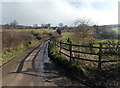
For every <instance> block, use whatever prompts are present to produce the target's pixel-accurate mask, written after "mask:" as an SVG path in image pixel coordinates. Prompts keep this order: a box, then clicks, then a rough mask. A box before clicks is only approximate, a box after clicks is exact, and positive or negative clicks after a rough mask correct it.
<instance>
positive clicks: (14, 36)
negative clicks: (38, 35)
mask: <svg viewBox="0 0 120 88" xmlns="http://www.w3.org/2000/svg"><path fill="white" fill-rule="evenodd" d="M32 40H35V37H34V36H33V35H32V34H30V33H28V32H25V31H22V32H21V31H3V32H2V48H3V52H4V51H10V50H15V49H17V48H18V47H23V46H25V45H27V44H29V43H30V42H31V41H32Z"/></svg>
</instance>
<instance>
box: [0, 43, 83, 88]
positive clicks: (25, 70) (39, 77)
mask: <svg viewBox="0 0 120 88" xmlns="http://www.w3.org/2000/svg"><path fill="white" fill-rule="evenodd" d="M48 42H49V41H42V42H40V43H39V44H38V45H36V46H34V47H32V48H30V49H28V50H27V51H25V52H24V53H22V54H20V55H18V56H16V57H15V58H14V59H13V60H11V61H9V62H8V63H6V64H5V65H3V66H2V67H1V68H2V86H85V85H83V84H81V83H80V82H79V81H77V80H73V79H71V78H70V77H68V76H67V75H66V74H64V71H63V70H62V69H61V68H60V67H58V66H57V65H55V64H54V63H53V62H52V61H51V60H50V59H49V57H48V52H47V48H48Z"/></svg>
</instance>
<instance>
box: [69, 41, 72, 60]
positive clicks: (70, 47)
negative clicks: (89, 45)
mask: <svg viewBox="0 0 120 88" xmlns="http://www.w3.org/2000/svg"><path fill="white" fill-rule="evenodd" d="M69 51H70V62H71V60H72V41H70V46H69Z"/></svg>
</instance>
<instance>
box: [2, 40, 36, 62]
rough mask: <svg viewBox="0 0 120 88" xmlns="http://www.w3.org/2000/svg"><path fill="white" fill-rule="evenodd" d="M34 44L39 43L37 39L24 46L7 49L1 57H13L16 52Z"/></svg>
mask: <svg viewBox="0 0 120 88" xmlns="http://www.w3.org/2000/svg"><path fill="white" fill-rule="evenodd" d="M34 44H37V41H31V43H30V44H27V45H26V46H23V47H22V48H17V49H15V50H10V51H6V52H4V53H3V54H2V58H0V59H1V60H4V59H7V58H11V57H13V56H15V55H16V54H18V53H21V52H23V51H24V50H26V49H27V48H29V47H31V46H32V45H34Z"/></svg>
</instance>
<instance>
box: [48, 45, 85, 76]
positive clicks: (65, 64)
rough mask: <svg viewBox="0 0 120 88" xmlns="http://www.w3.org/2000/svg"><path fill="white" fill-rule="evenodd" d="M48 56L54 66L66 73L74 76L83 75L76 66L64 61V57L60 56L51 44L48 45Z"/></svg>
mask: <svg viewBox="0 0 120 88" xmlns="http://www.w3.org/2000/svg"><path fill="white" fill-rule="evenodd" d="M48 55H49V57H50V58H51V59H52V60H53V61H54V62H55V63H56V64H58V65H60V66H61V67H62V68H63V69H65V70H66V71H67V72H71V73H72V74H76V75H83V71H82V69H81V68H80V67H78V66H77V65H76V64H74V63H72V62H70V61H68V60H67V59H65V57H64V56H62V55H60V54H59V53H58V52H57V50H56V49H55V47H54V46H53V43H49V47H48Z"/></svg>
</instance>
